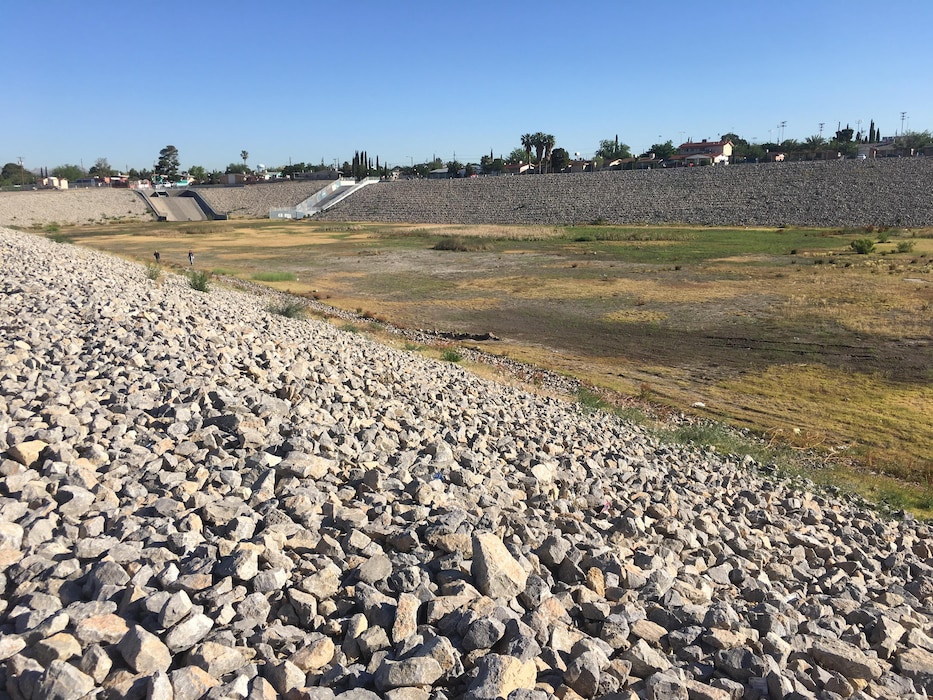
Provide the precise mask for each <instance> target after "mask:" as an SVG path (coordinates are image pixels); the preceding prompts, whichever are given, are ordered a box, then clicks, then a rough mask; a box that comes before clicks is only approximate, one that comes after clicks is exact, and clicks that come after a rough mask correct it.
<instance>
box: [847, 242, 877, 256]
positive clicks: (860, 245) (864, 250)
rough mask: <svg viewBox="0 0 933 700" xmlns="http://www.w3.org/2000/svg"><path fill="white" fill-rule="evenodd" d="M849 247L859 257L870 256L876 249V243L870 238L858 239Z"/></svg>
mask: <svg viewBox="0 0 933 700" xmlns="http://www.w3.org/2000/svg"><path fill="white" fill-rule="evenodd" d="M849 247H850V248H852V250H854V251H855V252H856V253H858V254H859V255H868V254H869V253H870V252H871V251H873V250H874V249H875V242H874V241H873V240H872V239H870V238H856V239H855V240H854V241H852V242H851V243H850V244H849Z"/></svg>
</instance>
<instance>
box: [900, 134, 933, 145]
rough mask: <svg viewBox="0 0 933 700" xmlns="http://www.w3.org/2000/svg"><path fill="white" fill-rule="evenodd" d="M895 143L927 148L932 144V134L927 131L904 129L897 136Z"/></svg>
mask: <svg viewBox="0 0 933 700" xmlns="http://www.w3.org/2000/svg"><path fill="white" fill-rule="evenodd" d="M897 143H898V145H900V146H903V147H905V148H914V149H917V148H927V147H928V146H933V135H931V134H930V132H929V131H905V132H904V133H903V134H901V135H900V136H898V137H897Z"/></svg>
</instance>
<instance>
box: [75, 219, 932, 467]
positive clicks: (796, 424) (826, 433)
mask: <svg viewBox="0 0 933 700" xmlns="http://www.w3.org/2000/svg"><path fill="white" fill-rule="evenodd" d="M610 233H611V232H610ZM623 233H624V235H626V236H627V235H628V234H627V233H625V232H623ZM675 233H676V235H672V236H671V237H670V238H671V240H663V241H658V240H647V241H645V240H635V241H624V242H621V241H608V242H600V241H597V242H590V243H578V242H575V241H573V240H572V239H571V238H568V237H566V236H564V235H563V233H562V231H561V230H560V229H556V228H551V227H540V228H534V227H529V228H526V227H463V226H450V225H437V226H424V225H407V226H405V225H383V224H346V225H336V224H330V223H327V224H313V223H306V222H290V223H284V224H278V223H276V224H271V223H269V222H261V223H255V222H254V223H252V224H247V223H245V222H243V221H238V222H226V224H225V225H224V226H223V227H220V228H219V229H218V230H212V231H209V232H205V233H201V234H197V235H193V234H186V233H184V232H183V231H181V230H179V229H178V228H177V227H176V228H175V229H171V228H159V227H158V226H151V227H145V228H144V229H143V230H142V231H140V230H137V229H136V228H135V227H125V230H124V229H123V228H121V227H117V226H112V225H111V226H107V227H106V228H103V229H100V230H99V231H91V230H89V229H76V230H74V231H68V235H69V236H70V237H72V238H73V239H74V240H75V241H76V242H78V243H81V244H85V245H92V246H95V247H100V248H104V249H109V250H115V251H120V252H122V253H123V254H125V255H129V256H130V257H136V258H137V259H139V260H142V261H149V260H150V259H151V255H152V250H154V249H155V248H156V247H158V249H159V250H160V251H161V252H162V260H163V263H166V264H168V265H172V264H173V261H176V262H177V263H178V265H177V266H185V265H186V260H185V256H186V254H187V251H188V249H189V248H192V247H193V248H194V249H195V250H196V254H197V256H198V257H197V262H198V265H199V267H200V266H204V267H206V268H209V269H213V268H223V269H233V270H235V271H237V273H238V274H240V275H241V276H243V277H244V278H250V277H251V276H252V275H253V274H255V273H257V272H261V271H274V272H291V273H294V275H295V277H296V279H295V280H291V281H287V282H277V283H273V284H272V286H275V287H277V288H279V289H287V290H290V291H292V292H294V293H299V294H306V295H309V296H314V297H315V298H319V299H321V300H322V301H324V302H326V303H329V304H331V305H333V306H337V307H339V308H345V309H349V310H356V309H363V310H365V311H366V313H368V314H369V315H371V316H375V317H381V318H386V319H388V320H390V321H392V322H393V323H395V324H397V325H402V326H408V327H415V328H436V329H439V330H447V331H463V332H473V333H483V332H487V331H489V332H492V333H494V334H495V335H496V336H498V337H500V338H501V339H502V340H501V341H500V342H498V343H495V344H489V345H486V346H484V347H485V348H486V349H488V350H490V351H492V352H500V353H503V354H508V356H510V357H512V358H515V359H520V360H523V361H528V362H530V363H533V364H536V365H539V366H541V367H548V368H552V369H554V370H556V371H559V372H563V373H567V374H571V375H574V376H577V377H580V378H582V379H584V380H585V381H588V382H590V383H592V384H595V385H599V386H603V387H606V388H607V389H608V390H611V391H615V392H621V393H623V394H629V395H633V396H637V395H639V394H645V393H647V394H650V396H651V398H652V399H653V400H654V401H656V402H659V403H661V404H665V405H668V406H670V407H672V408H673V409H675V410H695V411H697V412H699V413H700V414H701V415H703V416H706V417H710V418H715V419H718V420H722V421H724V422H727V423H730V424H732V425H736V426H740V427H747V428H750V429H752V430H753V431H755V432H756V433H757V434H759V435H761V436H763V437H765V438H766V439H769V440H773V441H775V442H781V443H783V444H787V445H788V446H790V447H792V448H793V449H800V450H805V449H816V450H819V451H823V453H825V454H826V455H827V456H828V457H829V458H831V459H839V460H842V459H845V460H851V464H854V465H861V466H862V467H863V468H865V469H874V470H881V469H883V470H887V471H888V472H890V473H891V474H894V475H896V476H898V477H900V478H903V479H908V480H911V481H913V482H915V483H919V484H924V483H931V484H933V465H931V455H933V425H931V419H930V418H929V417H930V416H933V394H931V389H930V386H931V385H933V357H931V355H933V352H931V347H933V239H930V238H910V239H909V240H912V241H916V245H915V249H914V250H913V251H911V253H910V254H890V255H885V256H881V255H872V256H867V257H866V256H858V255H855V254H853V253H851V252H849V251H848V250H847V249H848V239H846V238H845V237H841V238H839V239H838V240H835V239H834V238H833V236H834V235H835V234H830V233H822V232H817V233H815V234H814V235H813V236H812V237H811V238H807V237H801V236H798V238H797V240H798V241H800V242H798V243H794V244H793V246H797V247H798V248H799V249H798V250H797V252H796V253H795V254H794V255H793V256H789V255H788V252H787V250H785V249H784V247H786V248H790V247H792V246H791V245H790V244H786V238H787V237H788V236H790V235H794V234H793V232H780V233H779V234H775V232H773V231H771V232H769V231H761V232H747V231H742V232H737V233H736V234H735V235H736V236H748V235H761V236H776V238H775V240H777V241H778V242H777V243H775V246H776V247H777V248H778V251H779V252H767V251H765V252H762V250H760V249H759V250H757V251H753V252H750V253H749V254H747V255H744V254H741V253H736V252H734V251H731V252H729V253H728V254H722V252H720V253H719V254H717V251H718V248H717V246H718V245H720V244H718V243H716V242H715V241H714V242H712V243H710V242H709V241H708V240H707V239H706V238H705V236H707V235H709V234H708V233H707V232H705V231H704V230H696V231H694V232H688V233H685V232H684V231H682V230H680V229H678V230H677V231H676V232H675ZM451 235H457V236H473V237H476V238H482V239H483V241H484V243H483V246H482V248H483V250H481V251H476V252H468V253H461V252H444V251H435V250H431V247H432V246H433V245H434V243H435V242H436V240H437V239H438V238H439V237H442V236H451ZM723 235H724V236H725V237H726V238H728V236H729V235H730V234H728V233H727V234H723ZM853 235H864V234H863V233H857V234H853ZM644 237H648V238H651V237H653V238H655V239H657V238H664V231H663V230H658V231H648V232H647V233H646V234H645V236H644ZM899 240H905V239H904V238H903V237H902V238H898V239H892V242H891V243H889V244H881V247H887V248H890V249H892V250H893V249H895V247H896V243H897V242H898V241H899ZM727 244H729V245H732V247H733V248H734V247H735V244H734V241H733V242H732V243H729V241H728V240H726V242H725V243H723V244H722V249H723V250H726V248H727ZM700 245H706V246H708V248H709V250H710V252H709V254H707V255H706V256H705V257H702V256H701V257H700V258H696V255H695V251H696V250H697V248H698V246H700ZM760 247H761V246H759V248H760ZM928 249H929V251H928ZM680 250H683V251H686V252H687V253H688V254H691V255H694V258H690V257H689V255H688V257H687V259H686V260H687V261H686V262H684V263H681V262H679V260H678V258H677V256H678V255H679V253H678V251H680ZM924 256H926V257H924ZM816 260H822V261H823V264H815V262H814V261H816ZM645 387H648V389H645ZM697 402H701V403H703V404H705V408H702V409H690V407H691V406H692V405H693V404H695V403H697Z"/></svg>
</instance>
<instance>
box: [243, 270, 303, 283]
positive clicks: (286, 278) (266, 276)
mask: <svg viewBox="0 0 933 700" xmlns="http://www.w3.org/2000/svg"><path fill="white" fill-rule="evenodd" d="M252 279H254V280H256V281H257V282H294V281H295V280H297V279H298V276H297V275H296V274H295V273H294V272H256V273H254V274H253V276H252Z"/></svg>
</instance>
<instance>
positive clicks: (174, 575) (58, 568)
mask: <svg viewBox="0 0 933 700" xmlns="http://www.w3.org/2000/svg"><path fill="white" fill-rule="evenodd" d="M0 264H2V268H0V287H2V290H0V291H2V294H0V308H2V315H3V318H4V322H3V326H4V327H3V333H2V335H0V386H2V388H3V391H2V392H0V454H2V458H0V585H2V586H3V590H4V595H3V596H2V600H0V663H2V676H3V678H0V687H5V688H6V691H7V693H8V694H9V696H10V697H12V698H16V699H17V700H19V699H20V698H40V697H41V698H78V697H82V696H88V697H94V696H95V694H96V693H97V691H98V690H102V691H103V695H100V696H102V697H138V698H142V697H150V698H172V697H175V698H197V697H208V698H245V697H251V698H271V697H275V696H276V695H278V696H287V697H290V698H333V697H340V698H344V699H346V700H350V699H356V700H358V699H360V698H374V697H388V698H394V699H403V698H404V699H409V698H411V699H419V700H426V699H427V698H429V697H430V698H490V699H492V698H499V697H509V698H512V699H513V700H518V699H533V698H534V699H537V698H541V699H542V700H543V699H545V698H549V697H554V696H558V697H561V698H575V697H586V698H589V697H616V698H617V697H621V698H635V697H640V698H693V699H697V698H704V699H711V700H726V699H728V698H743V697H744V698H759V697H766V698H767V697H769V698H783V697H794V698H825V699H834V698H844V697H855V698H908V699H910V698H921V697H924V693H929V692H933V537H931V532H930V528H929V527H928V526H927V525H924V524H919V523H917V522H914V521H911V520H903V521H899V522H896V521H883V520H880V519H879V518H877V517H876V516H875V515H873V514H872V513H870V512H866V511H863V510H860V509H859V508H857V507H855V506H854V505H852V504H849V503H847V502H845V501H841V500H838V499H836V498H832V497H824V496H820V495H815V494H813V493H810V492H808V491H806V490H803V489H798V488H795V487H794V486H792V485H789V484H787V483H784V482H781V481H778V480H777V479H773V478H769V477H768V476H767V475H763V476H756V474H755V468H756V465H755V464H753V463H752V462H750V461H749V460H737V459H735V458H731V457H726V456H719V455H716V454H714V453H710V452H704V451H698V450H694V449H686V448H680V447H672V446H668V445H664V444H661V443H659V442H658V441H657V440H656V439H655V438H654V437H652V436H650V435H649V434H647V433H646V432H644V431H643V430H641V429H640V428H638V427H637V426H633V425H630V424H627V423H624V422H622V421H620V420H618V419H616V418H614V417H610V416H607V415H602V414H583V413H581V412H580V411H579V409H578V408H576V407H575V406H574V405H572V404H566V403H563V402H561V401H557V400H554V399H543V398H540V397H536V396H533V395H530V394H527V393H524V392H522V391H519V390H515V389H511V388H507V387H504V386H500V385H497V384H494V383H489V382H486V381H483V380H480V379H477V378H476V377H473V376H471V375H469V374H468V373H466V372H465V371H463V370H462V369H460V368H459V367H457V366H455V365H451V364H447V363H436V362H431V361H427V360H422V359H419V358H417V357H416V356H412V355H410V354H407V353H404V352H398V351H394V350H391V349H388V348H386V347H383V346H380V345H377V344H374V343H372V342H370V341H368V340H366V339H365V338H361V337H359V336H357V335H354V334H350V333H344V332H341V331H339V330H337V329H336V328H334V327H333V326H330V325H328V324H326V323H323V322H312V321H299V320H291V319H286V318H283V317H280V316H276V315H274V314H270V313H268V312H267V311H266V309H265V305H266V301H265V300H264V299H263V298H261V297H259V296H256V295H245V294H242V293H237V292H233V291H230V290H225V289H222V288H219V287H215V288H213V289H212V290H211V291H210V292H209V293H207V294H202V293H198V292H195V291H193V290H192V289H190V288H189V287H188V286H187V285H186V284H185V283H184V279H183V278H180V277H176V276H167V277H165V278H164V279H163V280H162V281H160V282H156V281H152V280H149V279H147V278H146V275H145V272H144V270H143V268H141V267H139V266H136V265H133V264H130V263H128V262H126V261H123V260H119V259H115V258H111V257H107V256H104V255H101V254H98V253H95V252H91V251H88V250H83V249H80V248H75V247H72V246H66V245H56V244H53V243H51V242H49V241H47V240H45V239H42V238H37V237H33V236H30V235H27V234H22V233H16V232H12V231H9V230H0Z"/></svg>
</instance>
